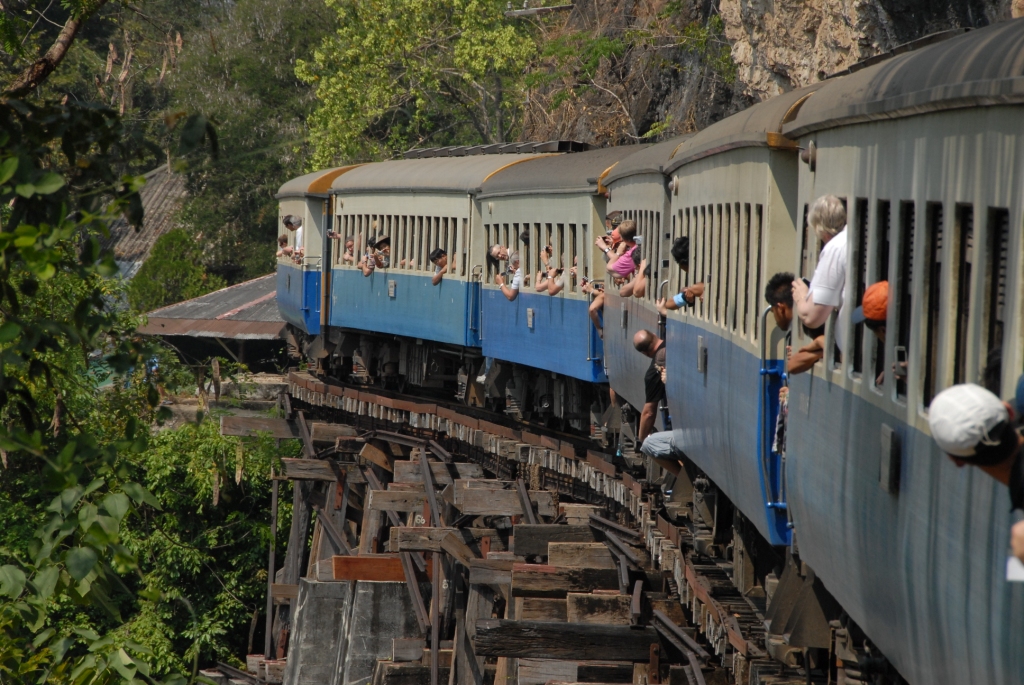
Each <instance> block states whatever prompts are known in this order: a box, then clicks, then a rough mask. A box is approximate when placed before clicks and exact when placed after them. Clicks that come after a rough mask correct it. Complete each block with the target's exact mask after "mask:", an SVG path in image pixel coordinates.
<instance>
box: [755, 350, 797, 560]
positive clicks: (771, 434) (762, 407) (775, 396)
mask: <svg viewBox="0 0 1024 685" xmlns="http://www.w3.org/2000/svg"><path fill="white" fill-rule="evenodd" d="M785 372H786V362H785V361H784V360H781V359H774V360H773V359H769V360H766V361H765V363H764V366H762V367H761V370H760V373H761V401H760V403H759V406H758V412H757V456H758V461H759V462H760V467H761V491H762V493H763V495H762V496H763V498H764V508H765V511H764V514H765V518H767V519H768V542H770V543H772V544H773V545H787V546H788V545H791V544H793V531H792V529H791V528H790V526H789V513H788V511H787V505H786V480H785V479H786V474H785V464H786V462H785V455H784V454H783V453H782V452H784V451H785V446H784V445H785V428H784V427H783V429H782V431H783V432H782V435H781V436H780V435H778V433H779V431H778V428H779V425H778V421H779V408H780V402H779V391H780V390H781V389H782V381H783V378H784V376H785ZM783 420H785V419H783ZM777 438H781V440H782V444H779V443H778V442H777ZM779 450H782V452H780V451H779Z"/></svg>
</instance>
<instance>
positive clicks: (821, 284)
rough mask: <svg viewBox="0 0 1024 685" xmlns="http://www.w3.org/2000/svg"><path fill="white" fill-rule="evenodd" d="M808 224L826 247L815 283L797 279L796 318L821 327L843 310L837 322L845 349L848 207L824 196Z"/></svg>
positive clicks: (812, 210) (839, 340)
mask: <svg viewBox="0 0 1024 685" xmlns="http://www.w3.org/2000/svg"><path fill="white" fill-rule="evenodd" d="M807 223H808V224H810V226H811V228H813V229H814V232H815V233H816V234H817V236H818V240H820V241H821V242H822V244H823V245H824V247H823V248H822V250H821V254H820V255H819V256H818V266H817V268H815V270H814V276H813V277H812V278H811V284H810V286H808V285H807V284H806V283H804V281H803V279H801V278H797V279H794V280H793V303H794V304H795V305H796V315H797V316H798V317H800V321H801V322H803V324H804V325H805V326H807V327H808V328H819V327H820V326H823V325H824V324H825V322H826V321H827V320H828V317H829V315H830V314H831V313H832V311H833V310H835V309H838V310H839V319H838V321H837V323H836V344H837V345H839V349H840V351H841V350H842V349H843V341H844V334H845V329H846V324H845V323H844V317H843V313H844V311H845V303H844V298H843V290H844V289H845V288H846V253H847V247H846V245H847V243H846V230H845V229H846V208H845V207H844V206H843V202H842V200H840V199H839V198H838V197H836V196H835V195H823V196H821V197H819V198H818V199H817V200H815V201H814V204H812V205H811V207H810V210H809V211H808V213H807Z"/></svg>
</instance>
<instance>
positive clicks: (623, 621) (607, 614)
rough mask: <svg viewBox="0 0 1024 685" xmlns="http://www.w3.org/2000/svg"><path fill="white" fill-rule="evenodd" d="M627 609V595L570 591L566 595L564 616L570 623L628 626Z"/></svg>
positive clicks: (628, 602)
mask: <svg viewBox="0 0 1024 685" xmlns="http://www.w3.org/2000/svg"><path fill="white" fill-rule="evenodd" d="M629 609H630V596H629V595H595V594H590V593H586V592H570V593H569V594H568V595H567V596H566V618H567V620H568V621H569V622H570V623H600V624H606V625H615V626H628V625H629Z"/></svg>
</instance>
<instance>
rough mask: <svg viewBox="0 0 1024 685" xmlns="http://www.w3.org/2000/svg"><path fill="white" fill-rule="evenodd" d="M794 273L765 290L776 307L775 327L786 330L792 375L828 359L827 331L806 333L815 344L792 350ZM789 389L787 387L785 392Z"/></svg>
mask: <svg viewBox="0 0 1024 685" xmlns="http://www.w3.org/2000/svg"><path fill="white" fill-rule="evenodd" d="M793 280H794V277H793V274H791V273H789V272H787V271H783V272H780V273H777V274H775V275H774V276H772V277H771V278H770V279H769V280H768V284H767V285H766V286H765V288H764V299H765V300H767V301H768V304H769V306H771V308H772V316H773V317H775V325H776V326H778V327H779V328H781V329H782V330H784V331H786V334H787V335H786V373H788V374H789V375H790V376H793V375H796V374H798V373H803V372H804V371H808V370H809V369H810V368H811V367H813V366H814V365H815V364H816V363H817V362H818V360H820V359H821V358H822V357H823V356H824V351H823V350H824V349H825V332H824V329H823V328H822V329H818V330H814V331H812V330H810V329H808V328H806V327H805V328H804V331H805V332H806V333H807V334H808V335H809V336H810V337H811V342H810V343H809V344H807V345H805V346H803V347H801V348H800V349H798V350H797V351H796V352H793V349H792V347H791V342H792V333H791V331H790V328H791V327H792V326H793ZM785 390H787V388H783V391H785Z"/></svg>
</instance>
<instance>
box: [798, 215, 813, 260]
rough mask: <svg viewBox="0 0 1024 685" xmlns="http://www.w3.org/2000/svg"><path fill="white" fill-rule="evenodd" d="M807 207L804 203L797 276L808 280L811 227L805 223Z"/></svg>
mask: <svg viewBox="0 0 1024 685" xmlns="http://www.w3.org/2000/svg"><path fill="white" fill-rule="evenodd" d="M807 207H808V206H807V204H806V203H804V218H803V225H802V226H801V228H800V273H798V274H797V276H804V277H806V278H810V274H811V270H810V265H811V262H810V258H811V248H810V235H811V225H810V224H809V223H807V211H808V210H807Z"/></svg>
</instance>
